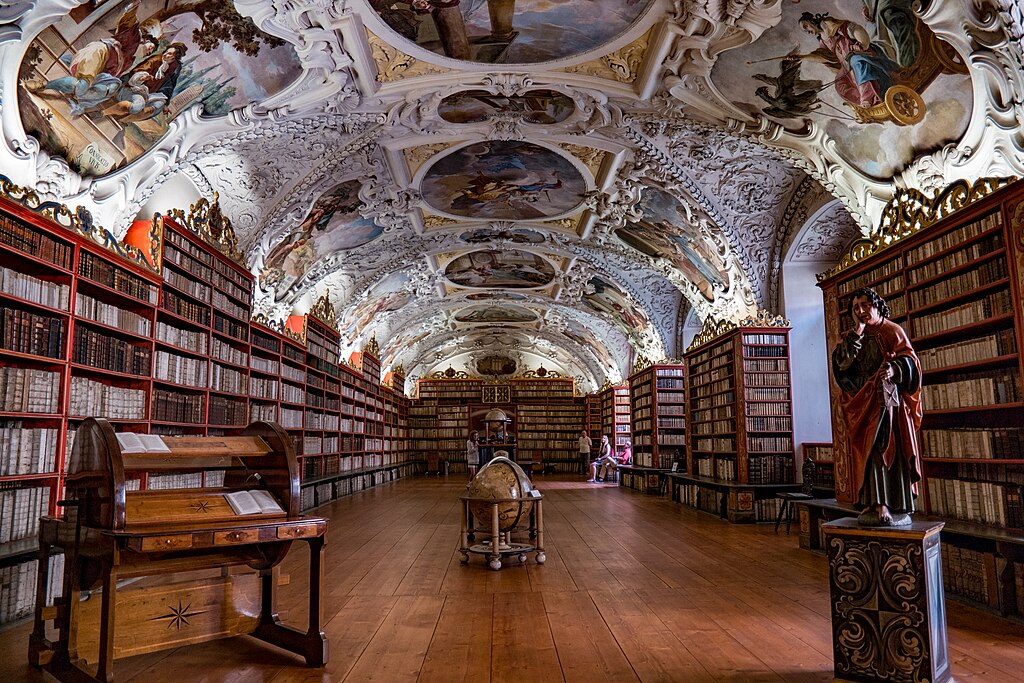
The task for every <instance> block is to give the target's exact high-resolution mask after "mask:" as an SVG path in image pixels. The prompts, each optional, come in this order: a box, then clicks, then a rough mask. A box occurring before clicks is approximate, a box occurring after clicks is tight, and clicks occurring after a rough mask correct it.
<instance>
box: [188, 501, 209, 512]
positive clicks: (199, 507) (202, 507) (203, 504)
mask: <svg viewBox="0 0 1024 683" xmlns="http://www.w3.org/2000/svg"><path fill="white" fill-rule="evenodd" d="M189 507H190V508H192V510H193V511H195V512H209V511H210V501H208V500H197V501H196V502H194V503H192V504H191V505H189Z"/></svg>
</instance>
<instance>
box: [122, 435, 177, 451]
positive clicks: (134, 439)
mask: <svg viewBox="0 0 1024 683" xmlns="http://www.w3.org/2000/svg"><path fill="white" fill-rule="evenodd" d="M114 436H116V437H117V443H118V445H120V446H121V454H122V455H126V454H131V453H170V452H171V449H170V448H168V447H167V444H165V443H164V440H163V439H162V438H160V435H159V434H136V433H135V432H118V433H117V434H115V435H114Z"/></svg>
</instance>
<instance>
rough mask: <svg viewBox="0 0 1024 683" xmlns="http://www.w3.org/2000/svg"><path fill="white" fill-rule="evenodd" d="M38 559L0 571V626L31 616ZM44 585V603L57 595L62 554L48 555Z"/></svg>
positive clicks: (60, 587) (50, 601) (62, 565)
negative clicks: (46, 575)
mask: <svg viewBox="0 0 1024 683" xmlns="http://www.w3.org/2000/svg"><path fill="white" fill-rule="evenodd" d="M38 567H39V561H38V560H30V561H28V562H22V563H21V564H15V565H11V566H9V567H3V568H0V624H7V623H10V622H12V621H16V620H18V619H21V618H23V617H27V616H28V615H30V614H31V613H32V610H33V609H34V608H35V604H36V580H37V574H38V571H39V569H38ZM48 577H49V578H48V583H47V586H46V604H47V605H52V604H53V603H54V600H55V599H56V598H57V597H59V596H60V594H61V592H62V590H63V589H62V585H63V579H64V555H51V556H50V571H49V573H48Z"/></svg>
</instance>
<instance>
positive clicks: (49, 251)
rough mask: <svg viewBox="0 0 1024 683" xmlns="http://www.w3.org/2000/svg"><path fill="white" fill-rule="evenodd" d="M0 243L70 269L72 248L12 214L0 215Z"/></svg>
mask: <svg viewBox="0 0 1024 683" xmlns="http://www.w3.org/2000/svg"><path fill="white" fill-rule="evenodd" d="M0 243H3V244H6V245H7V246H10V247H14V248H15V249H17V250H19V251H22V252H25V253H26V254H32V255H33V256H35V257H36V258H37V259H40V260H43V261H46V262H48V263H52V264H54V265H55V266H58V267H60V268H63V269H64V270H71V258H72V256H73V254H74V250H73V249H72V248H71V245H70V244H68V243H66V242H60V241H58V240H55V239H54V238H53V237H51V236H50V235H48V234H46V233H44V232H42V231H40V230H38V229H36V228H33V227H31V226H29V225H27V224H25V223H22V222H21V221H20V220H18V219H16V218H14V217H13V216H7V215H0Z"/></svg>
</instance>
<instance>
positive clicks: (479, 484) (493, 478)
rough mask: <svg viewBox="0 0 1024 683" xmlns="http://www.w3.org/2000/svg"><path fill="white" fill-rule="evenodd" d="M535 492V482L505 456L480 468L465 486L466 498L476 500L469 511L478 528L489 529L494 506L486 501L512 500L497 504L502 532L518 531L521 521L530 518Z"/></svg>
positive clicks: (471, 503) (472, 502)
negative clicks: (531, 492) (532, 495)
mask: <svg viewBox="0 0 1024 683" xmlns="http://www.w3.org/2000/svg"><path fill="white" fill-rule="evenodd" d="M532 490H533V482H531V481H530V478H529V477H528V476H526V472H523V469H522V468H521V467H520V466H519V465H517V464H515V463H514V462H512V461H511V460H509V459H508V458H503V457H497V458H494V459H493V460H491V461H490V462H489V463H487V464H486V465H484V466H483V467H482V468H480V471H479V472H477V473H476V476H475V477H473V480H472V481H471V482H469V486H467V487H466V495H467V496H469V497H470V498H474V499H476V500H471V501H470V503H469V509H470V510H471V511H472V513H473V517H474V519H475V520H476V526H477V528H483V529H489V528H490V525H491V505H490V504H488V503H487V502H486V501H488V500H501V499H511V501H510V502H507V503H498V528H499V531H503V532H504V531H511V530H513V529H515V528H516V527H517V526H518V525H519V523H520V520H522V521H526V520H527V519H528V518H529V515H530V511H531V510H533V500H531V499H530V491H532Z"/></svg>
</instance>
